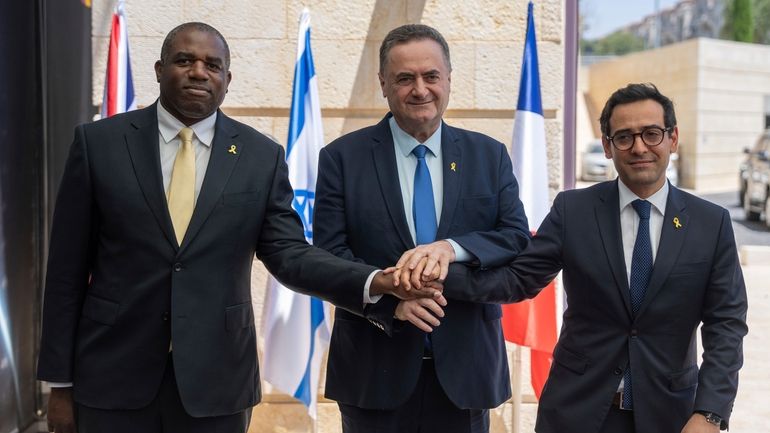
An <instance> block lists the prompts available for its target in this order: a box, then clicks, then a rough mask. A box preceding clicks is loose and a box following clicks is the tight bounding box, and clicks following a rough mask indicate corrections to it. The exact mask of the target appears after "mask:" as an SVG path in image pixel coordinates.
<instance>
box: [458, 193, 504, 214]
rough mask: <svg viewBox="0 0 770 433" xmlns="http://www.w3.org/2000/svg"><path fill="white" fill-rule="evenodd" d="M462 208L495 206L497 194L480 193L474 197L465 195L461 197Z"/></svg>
mask: <svg viewBox="0 0 770 433" xmlns="http://www.w3.org/2000/svg"><path fill="white" fill-rule="evenodd" d="M462 203H463V208H465V209H471V210H472V209H478V208H480V207H483V208H487V207H492V206H497V195H494V194H493V195H482V196H476V197H466V198H463V199H462Z"/></svg>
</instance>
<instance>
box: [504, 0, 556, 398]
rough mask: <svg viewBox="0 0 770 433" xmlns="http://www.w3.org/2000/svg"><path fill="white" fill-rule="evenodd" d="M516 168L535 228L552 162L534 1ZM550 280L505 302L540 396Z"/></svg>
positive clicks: (552, 308)
mask: <svg viewBox="0 0 770 433" xmlns="http://www.w3.org/2000/svg"><path fill="white" fill-rule="evenodd" d="M511 160H512V162H513V172H514V174H515V175H516V179H517V180H518V181H519V197H520V198H521V201H522V203H523V204H524V210H525V212H526V213H527V219H528V220H529V228H530V230H532V232H533V233H534V232H535V231H536V230H537V228H538V227H539V226H540V223H541V222H543V219H544V218H545V216H546V215H547V214H548V209H549V204H548V203H549V197H548V163H547V160H546V142H545V121H544V118H543V103H542V99H541V95H540V71H539V67H538V61H537V40H536V38H535V18H534V15H533V13H532V2H529V7H528V10H527V37H526V40H525V42H524V60H523V61H522V66H521V81H520V83H519V102H518V104H517V105H516V119H515V120H514V124H513V145H512V146H511ZM554 284H555V283H554V282H551V283H550V284H549V285H548V286H547V287H545V288H544V289H543V290H542V291H541V292H540V294H539V295H538V296H537V297H536V298H535V299H531V300H527V301H524V302H520V303H517V304H509V305H505V306H503V321H502V323H503V333H504V335H505V339H506V340H508V341H510V342H513V343H515V344H518V345H522V346H527V347H529V348H530V355H531V359H530V367H531V382H532V388H533V389H534V391H535V395H536V396H537V397H538V398H540V393H541V392H542V390H543V385H544V384H545V381H546V379H547V378H548V371H549V370H550V367H551V357H552V353H553V347H554V345H555V344H556V295H555V291H556V289H555V285H554Z"/></svg>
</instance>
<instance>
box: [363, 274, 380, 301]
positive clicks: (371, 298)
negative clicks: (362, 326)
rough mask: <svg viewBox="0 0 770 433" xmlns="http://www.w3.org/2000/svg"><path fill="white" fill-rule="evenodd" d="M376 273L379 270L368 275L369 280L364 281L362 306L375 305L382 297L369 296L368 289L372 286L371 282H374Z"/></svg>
mask: <svg viewBox="0 0 770 433" xmlns="http://www.w3.org/2000/svg"><path fill="white" fill-rule="evenodd" d="M377 272H380V270H379V269H377V270H376V271H374V272H372V273H371V274H369V278H367V279H366V284H364V305H366V304H376V303H377V301H379V300H380V299H382V295H374V296H369V288H370V287H371V286H372V280H374V276H375V275H377Z"/></svg>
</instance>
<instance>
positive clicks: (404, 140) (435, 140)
mask: <svg viewBox="0 0 770 433" xmlns="http://www.w3.org/2000/svg"><path fill="white" fill-rule="evenodd" d="M388 123H389V124H390V132H391V134H393V143H395V144H396V148H397V149H399V150H400V151H401V153H402V154H403V155H404V157H408V156H409V154H410V153H412V150H414V148H415V147H417V146H418V145H420V144H424V145H425V147H427V148H428V150H430V151H431V153H432V154H433V155H434V156H435V155H438V152H439V150H440V149H441V126H439V127H438V129H436V132H434V133H433V135H431V136H430V137H428V139H427V140H425V142H424V143H420V142H419V141H417V139H416V138H414V137H412V136H411V135H409V134H408V133H407V132H406V131H404V130H403V129H401V127H399V126H398V123H396V119H395V118H394V117H393V116H391V117H390V119H389V120H388Z"/></svg>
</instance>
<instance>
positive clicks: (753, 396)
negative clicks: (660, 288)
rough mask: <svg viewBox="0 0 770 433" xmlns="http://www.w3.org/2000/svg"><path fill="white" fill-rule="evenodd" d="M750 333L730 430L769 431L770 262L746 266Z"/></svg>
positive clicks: (744, 348)
mask: <svg viewBox="0 0 770 433" xmlns="http://www.w3.org/2000/svg"><path fill="white" fill-rule="evenodd" d="M743 274H744V278H745V279H746V291H747V293H748V297H749V312H748V324H749V334H748V335H747V336H746V338H745V339H744V343H743V355H744V364H743V369H742V370H741V373H740V384H739V385H738V397H737V398H736V400H735V409H734V410H733V415H732V419H731V423H730V433H770V401H768V396H770V284H769V283H768V282H770V262H765V263H762V264H759V263H757V264H751V263H750V264H749V265H747V266H744V267H743Z"/></svg>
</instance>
